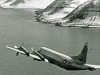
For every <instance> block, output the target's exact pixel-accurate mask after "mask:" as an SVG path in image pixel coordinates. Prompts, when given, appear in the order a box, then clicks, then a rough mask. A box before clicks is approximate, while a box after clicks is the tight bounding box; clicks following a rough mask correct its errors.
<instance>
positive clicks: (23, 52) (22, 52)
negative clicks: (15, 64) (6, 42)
mask: <svg viewBox="0 0 100 75" xmlns="http://www.w3.org/2000/svg"><path fill="white" fill-rule="evenodd" d="M5 47H6V48H8V49H11V50H13V51H16V52H19V53H22V54H25V53H24V52H23V51H20V50H18V49H15V48H12V47H9V46H5Z"/></svg>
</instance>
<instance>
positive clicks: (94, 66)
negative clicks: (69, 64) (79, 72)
mask: <svg viewBox="0 0 100 75" xmlns="http://www.w3.org/2000/svg"><path fill="white" fill-rule="evenodd" d="M85 65H86V66H90V67H93V68H100V65H92V64H85Z"/></svg>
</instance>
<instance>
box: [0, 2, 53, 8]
mask: <svg viewBox="0 0 100 75" xmlns="http://www.w3.org/2000/svg"><path fill="white" fill-rule="evenodd" d="M53 1H54V0H0V6H1V7H2V8H42V9H44V8H46V7H47V6H48V5H49V4H51V2H53Z"/></svg>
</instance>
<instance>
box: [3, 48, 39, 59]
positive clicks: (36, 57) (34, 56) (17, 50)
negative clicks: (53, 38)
mask: <svg viewBox="0 0 100 75" xmlns="http://www.w3.org/2000/svg"><path fill="white" fill-rule="evenodd" d="M5 47H6V48H8V49H11V50H13V51H16V52H19V53H21V54H24V55H25V52H23V51H20V50H19V49H15V48H12V47H9V46H5ZM29 56H30V57H32V58H34V59H38V60H41V59H40V57H38V56H36V55H33V54H29Z"/></svg>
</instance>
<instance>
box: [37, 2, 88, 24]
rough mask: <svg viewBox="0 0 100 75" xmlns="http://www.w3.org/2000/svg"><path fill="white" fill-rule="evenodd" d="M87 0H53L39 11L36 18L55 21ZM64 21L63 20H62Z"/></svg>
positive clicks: (50, 21)
mask: <svg viewBox="0 0 100 75" xmlns="http://www.w3.org/2000/svg"><path fill="white" fill-rule="evenodd" d="M86 1H87V0H84V1H81V0H55V1H54V2H53V3H51V4H50V5H49V6H47V8H45V9H44V10H42V11H40V12H39V13H38V12H37V13H38V14H39V16H38V17H37V20H40V21H42V22H49V23H57V22H62V19H63V18H64V17H66V16H67V15H69V14H70V13H71V12H72V11H73V10H75V9H76V8H77V7H78V6H79V5H80V4H82V3H84V2H86ZM63 21H64V20H63Z"/></svg>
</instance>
